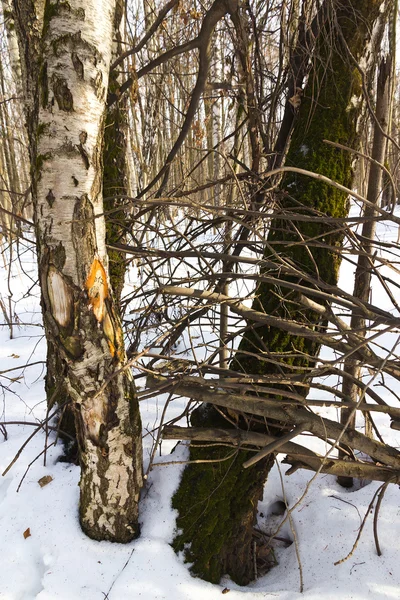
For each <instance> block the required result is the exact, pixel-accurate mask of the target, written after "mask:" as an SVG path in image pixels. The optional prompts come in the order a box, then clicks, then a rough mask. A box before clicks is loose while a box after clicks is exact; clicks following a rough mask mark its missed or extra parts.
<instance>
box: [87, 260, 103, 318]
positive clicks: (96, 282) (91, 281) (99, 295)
mask: <svg viewBox="0 0 400 600" xmlns="http://www.w3.org/2000/svg"><path fill="white" fill-rule="evenodd" d="M86 289H87V292H88V296H89V302H90V304H91V306H92V308H93V312H94V315H95V317H96V319H97V320H98V322H99V323H101V322H102V321H103V319H104V316H105V312H106V306H105V300H106V298H108V283H107V275H106V272H105V269H104V267H103V265H102V263H101V262H100V261H99V259H98V258H95V259H94V261H93V263H92V266H91V267H90V273H89V276H88V278H87V280H86Z"/></svg>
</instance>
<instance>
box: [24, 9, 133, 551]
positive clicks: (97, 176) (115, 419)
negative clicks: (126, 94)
mask: <svg viewBox="0 0 400 600" xmlns="http://www.w3.org/2000/svg"><path fill="white" fill-rule="evenodd" d="M13 6H14V16H15V18H16V23H17V32H18V37H19V44H20V55H21V56H24V68H23V72H24V74H25V78H26V81H25V87H26V91H25V94H26V109H27V116H28V119H29V128H30V132H31V136H30V139H31V148H30V152H31V167H32V173H33V175H34V177H33V197H34V203H35V222H36V234H37V247H38V261H39V273H40V285H41V291H42V308H43V318H44V324H45V331H46V338H47V341H48V344H49V349H51V348H54V349H55V353H56V355H57V356H58V357H59V362H60V363H61V364H60V365H59V368H62V369H63V373H64V376H65V390H66V393H67V394H68V396H69V397H71V398H72V400H73V405H74V413H75V422H76V429H77V436H78V443H79V448H80V462H81V467H82V473H81V481H80V490H81V497H80V521H81V525H82V528H83V530H84V531H85V532H86V533H87V534H88V535H89V536H90V537H92V538H94V539H97V540H110V541H116V542H127V541H129V540H131V539H132V538H133V537H135V536H136V535H137V532H138V527H137V517H138V499H139V491H140V487H141V484H142V474H141V442H140V439H141V428H140V417H139V409H138V403H137V399H136V396H135V390H134V387H133V383H132V378H131V374H130V371H129V369H128V368H126V358H125V350H124V343H123V336H122V330H121V323H120V321H119V317H118V311H117V309H116V306H115V302H114V299H113V294H112V290H111V287H110V284H109V276H108V263H107V252H106V244H105V221H104V217H103V216H102V215H103V196H102V179H103V165H102V147H103V132H104V121H105V102H106V94H107V86H108V75H109V68H110V60H111V48H112V31H113V20H114V14H115V0H87V1H86V2H85V5H84V8H83V7H82V3H81V2H79V1H78V0H70V1H69V2H51V1H49V0H46V4H45V9H44V14H43V18H42V19H41V18H40V15H41V11H40V9H41V6H40V2H36V3H31V2H30V0H23V1H22V0H13ZM100 15H101V18H99V16H100ZM27 32H29V34H30V35H29V36H28V39H27V37H26V33H27ZM24 34H25V35H24ZM21 50H22V51H21ZM57 393H58V390H57V389H55V390H54V391H53V395H57Z"/></svg>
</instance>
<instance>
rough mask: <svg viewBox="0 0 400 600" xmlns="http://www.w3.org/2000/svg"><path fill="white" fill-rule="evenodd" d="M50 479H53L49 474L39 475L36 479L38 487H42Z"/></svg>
mask: <svg viewBox="0 0 400 600" xmlns="http://www.w3.org/2000/svg"><path fill="white" fill-rule="evenodd" d="M50 481H53V478H52V476H51V475H44V477H41V478H40V479H39V481H38V484H39V485H40V487H44V486H45V485H47V484H48V483H50Z"/></svg>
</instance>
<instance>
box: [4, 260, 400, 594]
mask: <svg viewBox="0 0 400 600" xmlns="http://www.w3.org/2000/svg"><path fill="white" fill-rule="evenodd" d="M22 265H23V269H24V271H25V273H23V271H22V267H21V264H19V263H18V262H17V261H16V262H14V264H13V269H12V273H11V277H10V279H9V284H10V289H11V290H12V292H13V297H12V302H13V306H15V313H16V315H17V317H18V318H19V320H20V321H21V322H23V323H24V324H25V325H16V326H15V327H14V330H13V339H10V331H9V328H8V327H7V326H5V325H4V323H5V319H4V318H3V316H2V315H0V322H1V323H3V325H1V327H0V355H1V368H0V371H1V373H2V374H1V375H0V377H1V378H0V384H1V385H2V388H1V390H0V392H1V394H2V396H1V397H0V421H1V422H3V421H6V422H15V421H17V422H22V421H26V422H28V423H35V422H37V421H38V420H40V419H43V418H44V417H45V414H46V404H45V401H44V399H45V395H44V380H43V378H44V373H45V364H44V362H43V361H45V357H46V348H45V341H44V339H43V330H42V329H41V327H40V310H39V298H38V292H37V288H33V289H32V290H31V291H30V294H29V295H28V296H26V297H24V294H26V292H27V290H28V288H31V286H32V281H31V280H30V279H29V277H28V276H30V277H32V278H33V280H35V278H36V267H35V258H34V255H33V253H32V252H30V251H27V252H26V253H25V254H24V256H23V259H22ZM7 279H8V272H7V269H6V268H5V266H4V267H1V272H0V281H1V286H0V293H1V295H2V298H3V300H4V302H5V303H6V307H7V306H8V304H7V302H8V300H7V298H8V294H9V291H8V284H7ZM35 294H36V295H35ZM14 303H16V304H15V305H14ZM13 319H14V320H15V317H14V315H13ZM28 363H29V364H31V363H37V364H35V365H32V366H27V367H26V368H25V369H17V370H13V371H8V372H5V371H6V370H7V369H15V368H16V367H20V366H21V365H28ZM163 402H164V398H163V397H160V398H155V399H154V398H153V399H150V400H143V401H142V402H141V409H142V420H143V427H144V452H145V462H146V461H147V462H148V460H149V456H150V453H151V449H152V442H153V436H152V430H153V429H154V427H155V425H156V424H157V422H158V420H159V418H160V415H161V412H162V408H163ZM182 406H183V401H181V400H176V401H173V402H172V403H171V404H170V405H169V408H168V412H167V420H168V418H172V417H173V416H176V415H178V414H179V413H180V411H181V409H182ZM377 422H378V423H379V426H380V429H381V431H382V432H383V434H384V437H385V439H386V441H387V442H389V443H391V444H392V445H393V446H396V447H399V446H400V432H396V431H394V430H390V429H389V421H388V419H386V418H385V416H384V415H382V416H380V417H379V418H378V419H377ZM6 429H7V439H5V437H4V436H3V435H2V434H1V432H0V473H3V472H4V471H5V470H6V469H7V467H8V466H9V465H10V463H11V462H12V461H13V460H14V458H15V456H16V455H17V453H18V452H19V451H20V448H21V447H22V446H23V445H24V444H25V442H26V440H27V438H28V436H30V435H31V434H32V433H34V431H35V427H34V426H33V425H21V424H10V425H7V426H6ZM54 439H55V438H54V435H53V434H52V433H50V435H49V438H48V441H47V443H48V444H52V443H53V442H54ZM306 439H307V440H309V443H310V438H303V441H304V440H306ZM45 443H46V437H45V434H44V432H43V431H39V432H38V433H37V434H36V435H34V437H32V439H31V440H30V441H29V443H28V444H27V445H26V446H25V447H24V448H23V450H22V452H21V454H20V456H19V458H18V460H17V461H16V462H15V463H14V464H13V465H12V467H11V468H10V469H9V470H8V471H7V473H6V474H5V475H4V476H3V477H1V476H0V598H1V600H32V599H38V600H53V599H60V600H78V599H84V600H104V599H108V600H125V599H127V600H128V599H139V598H140V599H141V600H155V599H161V598H163V599H166V600H216V599H217V598H219V597H220V596H221V594H228V598H229V599H230V600H256V599H257V600H259V599H261V598H271V599H272V598H276V599H279V600H295V599H297V598H302V599H304V600H314V599H315V600H317V599H318V600H320V599H324V600H337V599H343V600H345V599H346V600H347V599H354V600H364V599H366V598H371V599H374V600H381V599H384V598H388V599H392V600H399V599H400V570H399V568H398V567H399V561H400V506H399V490H398V487H397V486H394V485H391V486H389V487H388V489H387V491H386V495H385V497H384V500H383V504H382V506H381V510H380V514H379V523H378V530H379V540H380V546H381V549H382V556H380V557H378V556H377V553H376V550H375V544H374V539H373V527H372V521H373V514H370V516H369V519H368V522H367V524H366V526H365V528H364V532H363V534H362V537H361V540H360V541H359V544H358V546H357V548H356V550H355V551H354V553H353V555H352V556H351V557H350V558H349V559H348V560H347V561H345V562H342V563H341V564H338V565H336V566H335V564H334V563H335V562H337V561H340V560H341V559H342V558H344V557H345V556H346V555H347V554H348V553H349V552H350V550H351V548H352V545H353V543H354V541H355V539H356V536H357V533H358V530H359V527H360V524H361V521H362V519H363V518H364V515H365V513H366V511H367V510H368V506H369V504H370V502H371V499H372V497H373V495H374V493H375V491H376V490H377V489H378V487H379V485H380V484H379V483H374V482H373V483H371V484H370V485H367V486H365V487H360V488H359V489H357V490H355V491H346V490H344V489H343V488H341V487H340V486H339V485H338V484H337V483H336V481H335V478H334V477H332V476H329V475H320V476H318V477H316V478H315V479H313V480H312V481H311V483H310V484H309V482H310V480H311V479H312V473H310V472H308V471H301V470H299V471H297V472H295V473H294V474H293V475H291V476H286V475H285V467H284V465H282V467H281V466H280V463H279V461H277V464H276V466H275V467H274V469H273V471H272V473H271V475H270V477H269V479H268V482H267V485H266V491H265V501H263V502H262V503H261V504H260V511H259V512H260V527H263V528H265V529H266V530H269V531H271V530H274V529H275V528H276V527H277V524H278V523H279V518H278V517H276V516H273V515H271V512H273V510H274V506H273V505H274V503H276V502H277V501H279V500H282V499H285V500H286V502H287V503H288V505H289V506H290V507H293V506H294V505H296V504H297V503H298V505H297V506H296V508H295V509H294V510H293V512H292V521H291V523H289V521H286V522H285V523H284V525H283V526H282V529H281V531H280V533H279V536H280V537H283V538H286V539H288V538H289V539H290V540H295V542H296V543H292V544H291V545H290V546H288V547H282V548H276V551H275V552H276V558H277V561H278V563H279V564H278V565H277V566H276V567H274V568H273V569H272V570H271V571H270V572H269V573H268V574H267V575H265V576H263V577H260V578H259V579H258V580H257V581H255V582H254V583H253V584H251V585H249V586H248V587H246V588H240V587H238V586H237V585H235V584H233V583H232V582H231V581H230V580H228V579H226V580H223V581H222V582H221V585H211V584H209V583H205V582H203V581H201V580H199V579H195V578H193V577H191V575H190V574H189V571H188V568H187V565H185V564H183V562H182V560H181V558H180V557H179V556H176V555H175V554H174V552H173V550H172V549H171V547H170V545H169V544H170V542H171V540H172V537H173V532H174V527H175V515H174V512H173V510H172V509H171V507H170V500H171V496H172V494H173V492H174V490H175V489H176V487H177V485H178V482H179V477H180V474H181V470H182V468H183V467H182V465H180V464H172V465H165V466H163V463H170V462H171V461H174V462H177V463H179V462H180V461H184V460H185V457H186V452H187V450H186V448H185V446H184V445H183V444H180V445H179V446H178V447H177V448H176V450H175V452H174V453H173V455H171V454H170V452H171V449H172V448H173V446H174V445H175V444H174V443H173V442H163V444H162V449H161V450H162V452H161V454H160V453H159V452H157V457H156V459H155V460H156V465H155V466H154V468H153V470H152V471H151V472H150V474H149V477H148V481H147V485H146V488H145V489H144V490H143V494H142V499H141V522H142V529H141V536H140V538H139V539H137V540H136V541H134V542H132V543H130V544H127V545H118V544H111V543H107V542H101V543H99V542H94V541H92V540H89V539H88V538H87V537H85V535H84V534H83V533H82V532H81V530H80V528H79V523H78V514H77V507H78V496H79V493H78V492H79V489H78V481H79V468H78V467H76V466H73V465H70V464H66V463H63V462H58V458H59V456H60V454H61V453H62V447H61V445H60V444H57V445H56V446H54V445H53V446H51V447H50V448H49V449H48V451H47V456H46V464H45V465H44V461H43V459H44V457H43V455H41V453H42V452H43V449H44V447H45ZM312 443H314V444H315V442H312ZM314 447H315V446H314ZM38 455H41V456H40V457H39V458H38V459H37V460H35V459H36V457H37V456H38ZM281 458H282V457H281ZM44 476H50V477H51V478H52V480H51V481H50V483H48V484H47V485H45V486H43V487H42V486H41V485H40V484H39V483H38V482H39V480H41V478H43V477H44ZM21 482H22V483H21ZM308 484H309V485H308ZM296 545H297V549H298V556H297V553H296ZM299 561H300V564H301V571H302V578H303V582H304V593H303V594H300V593H299V587H300V570H299Z"/></svg>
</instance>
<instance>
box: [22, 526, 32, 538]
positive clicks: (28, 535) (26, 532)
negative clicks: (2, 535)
mask: <svg viewBox="0 0 400 600" xmlns="http://www.w3.org/2000/svg"><path fill="white" fill-rule="evenodd" d="M23 536H24V539H25V540H26V538H28V537H31V530H30V528H29V527H28V529H25V531H24V533H23Z"/></svg>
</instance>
